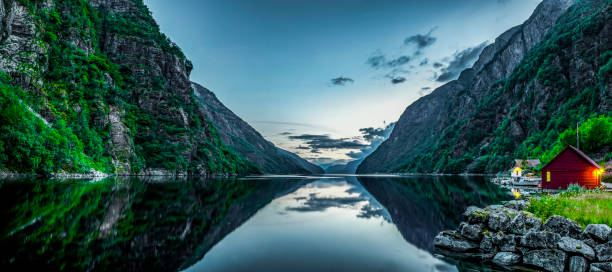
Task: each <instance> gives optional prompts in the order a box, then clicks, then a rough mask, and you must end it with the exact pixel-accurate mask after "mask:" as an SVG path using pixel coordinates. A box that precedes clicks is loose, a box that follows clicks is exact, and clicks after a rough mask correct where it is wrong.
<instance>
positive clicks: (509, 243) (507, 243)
mask: <svg viewBox="0 0 612 272" xmlns="http://www.w3.org/2000/svg"><path fill="white" fill-rule="evenodd" d="M499 250H501V251H507V252H517V251H518V250H517V249H516V236H514V234H506V235H505V236H504V237H503V238H502V240H501V242H500V244H499Z"/></svg>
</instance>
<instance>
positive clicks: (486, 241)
mask: <svg viewBox="0 0 612 272" xmlns="http://www.w3.org/2000/svg"><path fill="white" fill-rule="evenodd" d="M494 249H495V245H494V244H493V238H491V236H490V235H486V234H485V235H484V237H483V238H482V241H480V251H481V252H494V251H495V250H494Z"/></svg>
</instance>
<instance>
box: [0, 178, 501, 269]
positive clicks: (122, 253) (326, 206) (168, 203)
mask: <svg viewBox="0 0 612 272" xmlns="http://www.w3.org/2000/svg"><path fill="white" fill-rule="evenodd" d="M505 195H506V193H505V192H503V191H502V189H500V188H499V187H497V186H495V185H492V184H491V183H489V182H486V181H485V180H484V179H483V178H477V177H358V178H357V177H350V176H349V177H300V176H296V177H282V176H281V177H278V176H277V177H265V176H264V177H256V178H245V179H229V180H228V179H224V180H163V181H152V180H141V179H136V178H131V179H116V178H109V179H105V180H102V181H97V182H93V183H92V182H88V181H76V180H73V181H54V180H26V181H2V182H0V201H1V204H2V209H1V211H2V212H1V215H0V216H1V217H2V221H3V222H4V224H3V225H2V238H0V239H1V240H0V248H1V250H2V257H0V265H1V266H2V267H7V268H11V269H16V268H36V267H43V266H44V267H45V268H46V269H47V270H48V269H49V268H52V269H51V270H60V269H63V270H122V271H126V270H127V271H133V270H154V271H176V270H183V269H186V270H188V271H287V270H290V271H312V270H334V271H371V270H378V271H423V270H426V271H432V270H433V271H453V270H456V268H454V266H451V265H449V264H446V263H444V262H443V261H441V260H438V259H436V258H434V257H433V256H432V255H431V254H430V253H429V252H430V251H431V249H432V246H431V243H432V240H433V236H434V235H435V234H436V233H437V232H438V231H440V230H442V229H446V228H452V227H454V226H455V225H456V224H457V223H458V221H459V219H460V213H461V211H462V210H463V209H464V208H465V207H466V206H468V205H485V204H488V203H493V202H498V201H500V200H502V199H503V198H504V197H505Z"/></svg>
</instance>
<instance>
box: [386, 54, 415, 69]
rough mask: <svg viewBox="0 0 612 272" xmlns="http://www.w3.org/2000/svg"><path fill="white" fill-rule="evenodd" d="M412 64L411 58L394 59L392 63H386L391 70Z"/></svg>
mask: <svg viewBox="0 0 612 272" xmlns="http://www.w3.org/2000/svg"><path fill="white" fill-rule="evenodd" d="M408 62H410V57H408V56H399V57H397V58H396V59H392V60H390V61H388V62H387V63H385V65H386V66H387V67H389V68H395V67H399V66H402V65H404V64H406V63H408Z"/></svg>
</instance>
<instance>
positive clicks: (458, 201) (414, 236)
mask: <svg viewBox="0 0 612 272" xmlns="http://www.w3.org/2000/svg"><path fill="white" fill-rule="evenodd" d="M359 181H360V182H361V184H362V185H363V186H364V187H365V188H366V189H367V190H368V191H369V192H370V193H371V194H372V195H373V196H374V197H375V198H376V200H378V201H379V202H380V203H381V204H382V205H383V206H385V207H386V208H387V210H388V211H389V214H390V215H391V218H392V220H393V222H394V223H395V224H396V225H397V227H398V229H399V230H400V232H401V233H402V236H404V239H406V240H407V241H408V242H410V243H411V244H414V245H415V246H417V247H419V248H423V249H426V250H432V249H433V238H434V237H435V235H436V234H437V233H438V232H439V231H441V230H443V229H448V228H452V227H456V225H457V224H458V223H459V221H460V219H461V213H462V211H463V210H465V208H466V207H467V206H469V205H477V206H484V205H485V204H488V203H494V202H499V201H501V200H503V199H504V198H506V196H507V194H506V193H505V192H503V190H502V189H501V188H500V187H498V186H496V185H494V184H492V183H490V182H486V181H485V180H484V179H483V178H482V177H469V178H468V177H458V176H452V177H403V178H397V177H396V178H381V177H376V178H368V177H359Z"/></svg>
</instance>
